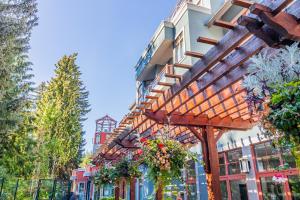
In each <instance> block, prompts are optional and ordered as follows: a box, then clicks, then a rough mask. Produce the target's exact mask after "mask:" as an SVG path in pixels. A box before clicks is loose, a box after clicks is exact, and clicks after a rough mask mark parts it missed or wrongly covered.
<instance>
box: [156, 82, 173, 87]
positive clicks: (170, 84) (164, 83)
mask: <svg viewBox="0 0 300 200" xmlns="http://www.w3.org/2000/svg"><path fill="white" fill-rule="evenodd" d="M157 85H161V86H166V87H171V86H172V85H173V83H166V82H158V83H157Z"/></svg>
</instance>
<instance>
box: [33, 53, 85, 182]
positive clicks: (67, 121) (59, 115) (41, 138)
mask: <svg viewBox="0 0 300 200" xmlns="http://www.w3.org/2000/svg"><path fill="white" fill-rule="evenodd" d="M76 57H77V54H73V55H71V56H64V57H63V58H62V59H61V60H60V61H59V62H58V64H57V65H56V70H55V76H54V78H52V79H51V81H50V82H49V83H48V84H47V85H46V88H45V90H44V91H43V92H42V94H41V97H40V100H39V101H38V104H37V114H36V122H35V125H36V128H37V131H36V135H37V138H38V149H39V154H40V159H39V162H38V164H37V166H36V167H37V169H38V170H37V173H38V175H39V176H44V177H45V176H51V177H58V178H62V179H67V178H68V177H69V175H70V174H71V170H72V169H74V168H76V167H78V165H79V163H80V160H79V159H78V157H79V156H80V149H81V145H82V141H83V137H82V133H83V130H82V122H83V120H84V119H85V118H84V115H85V114H86V113H87V112H88V111H89V104H88V100H87V98H88V93H87V91H86V89H85V88H84V86H83V83H82V81H81V79H80V76H81V73H80V71H79V67H78V66H77V65H76V64H75V61H76Z"/></svg>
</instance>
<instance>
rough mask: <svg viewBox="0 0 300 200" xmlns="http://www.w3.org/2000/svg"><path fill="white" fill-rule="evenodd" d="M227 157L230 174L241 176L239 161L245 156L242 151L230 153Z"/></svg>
mask: <svg viewBox="0 0 300 200" xmlns="http://www.w3.org/2000/svg"><path fill="white" fill-rule="evenodd" d="M226 155H227V160H228V174H229V175H231V174H240V173H241V170H240V164H239V159H240V158H242V156H243V153H242V149H236V150H232V151H228V152H227V153H226Z"/></svg>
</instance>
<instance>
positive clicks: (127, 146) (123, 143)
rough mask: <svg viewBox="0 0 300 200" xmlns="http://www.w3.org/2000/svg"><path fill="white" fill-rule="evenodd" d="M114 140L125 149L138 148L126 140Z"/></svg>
mask: <svg viewBox="0 0 300 200" xmlns="http://www.w3.org/2000/svg"><path fill="white" fill-rule="evenodd" d="M114 142H116V143H117V144H118V145H120V146H121V147H122V148H125V149H139V148H140V147H138V146H136V145H134V144H133V143H132V142H130V141H128V140H121V139H115V140H114Z"/></svg>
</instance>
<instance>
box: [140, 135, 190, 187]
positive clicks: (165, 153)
mask: <svg viewBox="0 0 300 200" xmlns="http://www.w3.org/2000/svg"><path fill="white" fill-rule="evenodd" d="M141 142H142V149H141V150H140V151H138V154H139V155H140V157H141V158H143V160H144V162H145V163H146V165H147V166H148V170H149V178H150V179H152V180H153V181H154V182H155V183H156V186H158V185H159V187H164V186H166V185H168V184H170V183H171V181H172V180H174V179H177V180H181V175H182V174H181V171H182V169H183V168H184V167H185V165H186V164H187V161H188V160H190V159H194V160H196V154H194V153H191V152H189V150H188V149H186V148H184V146H183V145H182V144H181V143H179V142H178V141H176V140H173V139H166V138H165V139H163V138H156V139H152V140H147V139H141Z"/></svg>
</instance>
